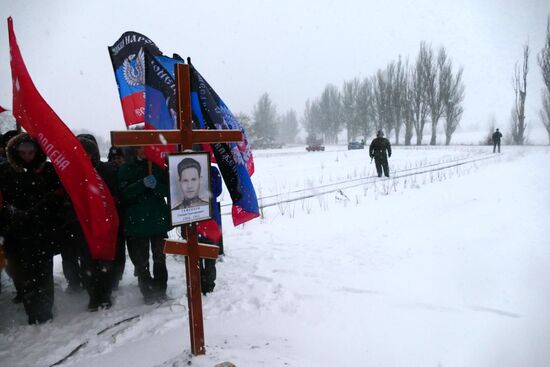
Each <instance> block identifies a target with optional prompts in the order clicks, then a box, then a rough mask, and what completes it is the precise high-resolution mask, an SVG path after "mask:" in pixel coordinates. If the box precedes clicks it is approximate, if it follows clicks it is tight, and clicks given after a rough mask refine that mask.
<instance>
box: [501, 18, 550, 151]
mask: <svg viewBox="0 0 550 367" xmlns="http://www.w3.org/2000/svg"><path fill="white" fill-rule="evenodd" d="M529 54H530V48H529V44H528V43H527V44H525V45H524V46H523V60H522V61H523V62H522V63H521V65H520V64H519V63H516V65H515V66H514V77H513V80H512V81H513V88H514V96H515V99H514V106H513V107H512V114H511V120H510V130H511V135H512V136H511V137H512V142H513V143H514V144H517V145H523V144H524V143H525V140H526V134H525V132H526V129H527V123H526V122H525V100H526V98H527V74H528V73H529ZM537 59H538V64H539V66H540V69H541V73H542V79H543V81H544V88H543V90H542V109H541V110H540V119H541V122H542V124H543V125H544V127H545V128H546V131H547V132H548V140H549V143H550V17H548V20H547V23H546V37H545V42H544V46H543V48H542V50H541V51H540V53H539V54H538V57H537Z"/></svg>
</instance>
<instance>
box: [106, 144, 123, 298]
mask: <svg viewBox="0 0 550 367" xmlns="http://www.w3.org/2000/svg"><path fill="white" fill-rule="evenodd" d="M107 161H108V162H109V164H110V166H111V167H113V169H114V170H115V171H116V184H117V187H116V206H117V211H118V218H119V223H120V226H119V231H118V238H117V251H116V257H115V264H114V269H113V290H117V289H118V283H119V282H120V281H121V280H122V276H123V274H124V268H125V267H126V237H125V235H124V227H123V225H122V222H123V221H124V205H123V204H122V200H121V198H120V193H119V189H118V170H119V169H120V167H121V166H122V165H123V164H124V150H123V149H122V148H120V147H111V148H109V154H108V155H107Z"/></svg>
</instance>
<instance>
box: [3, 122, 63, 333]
mask: <svg viewBox="0 0 550 367" xmlns="http://www.w3.org/2000/svg"><path fill="white" fill-rule="evenodd" d="M7 157H8V162H9V164H7V165H6V164H3V165H2V166H1V172H0V177H1V179H0V192H1V193H2V198H3V206H2V212H1V215H2V218H1V219H2V223H5V225H4V228H3V234H4V236H5V251H6V256H7V259H8V262H9V263H10V267H11V268H12V276H13V277H14V283H15V284H16V287H17V290H18V291H19V292H20V295H21V297H22V301H23V305H24V307H25V312H26V313H27V316H28V322H29V324H35V323H44V322H46V321H48V320H51V319H52V317H53V315H52V307H53V301H54V288H53V261H52V259H53V238H54V232H55V230H56V227H55V225H56V224H57V220H56V215H57V213H59V212H60V206H61V196H62V188H61V185H60V182H59V178H58V177H57V174H56V173H55V170H54V168H53V165H52V164H51V163H49V162H46V155H45V154H44V153H43V151H42V150H41V149H40V146H39V145H38V143H37V142H36V141H35V140H34V139H32V138H31V137H30V136H29V135H28V134H27V133H21V134H19V135H17V136H16V137H14V138H12V139H11V140H10V141H9V143H8V146H7Z"/></svg>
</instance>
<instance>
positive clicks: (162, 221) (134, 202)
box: [118, 147, 171, 304]
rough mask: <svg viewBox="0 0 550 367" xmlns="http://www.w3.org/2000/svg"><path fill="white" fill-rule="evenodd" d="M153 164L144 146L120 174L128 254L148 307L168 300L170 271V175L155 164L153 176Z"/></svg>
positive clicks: (121, 168) (121, 169) (138, 149)
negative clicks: (167, 243) (167, 251)
mask: <svg viewBox="0 0 550 367" xmlns="http://www.w3.org/2000/svg"><path fill="white" fill-rule="evenodd" d="M149 165H150V163H148V160H147V159H146V157H145V153H144V150H143V147H139V148H137V156H136V157H135V159H132V160H128V161H127V162H126V163H125V164H123V165H122V166H121V167H120V169H119V171H118V180H119V189H120V196H121V199H122V202H123V205H124V233H125V235H126V242H127V246H128V254H129V255H130V259H131V260H132V263H133V264H134V266H135V271H136V274H137V277H138V283H139V288H140V290H141V293H142V295H143V298H144V301H145V303H147V304H151V303H153V302H155V301H157V300H162V299H164V298H165V297H166V285H167V281H168V270H167V269H166V255H165V254H164V252H163V249H164V240H165V239H166V238H167V234H166V233H167V232H168V231H169V230H170V229H171V224H170V210H169V207H168V204H167V203H166V197H167V196H168V175H167V172H166V171H164V170H162V169H161V168H160V167H158V166H156V165H151V171H152V172H151V173H149ZM149 251H151V253H152V256H153V277H151V272H150V270H149Z"/></svg>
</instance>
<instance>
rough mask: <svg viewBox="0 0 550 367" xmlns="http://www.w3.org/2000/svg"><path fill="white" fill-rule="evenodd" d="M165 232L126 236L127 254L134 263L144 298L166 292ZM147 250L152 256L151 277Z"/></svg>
mask: <svg viewBox="0 0 550 367" xmlns="http://www.w3.org/2000/svg"><path fill="white" fill-rule="evenodd" d="M165 238H167V236H166V234H160V235H155V236H150V237H133V236H128V237H126V243H127V245H128V254H129V255H130V260H132V263H133V264H134V267H135V271H136V273H137V277H138V283H139V289H140V290H141V294H143V296H144V297H145V298H148V297H153V296H155V295H159V294H160V295H162V294H164V293H166V284H167V282H168V270H167V269H166V255H165V254H164V253H163V249H164V239H165ZM149 251H151V254H152V257H153V277H151V272H150V270H149Z"/></svg>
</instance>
